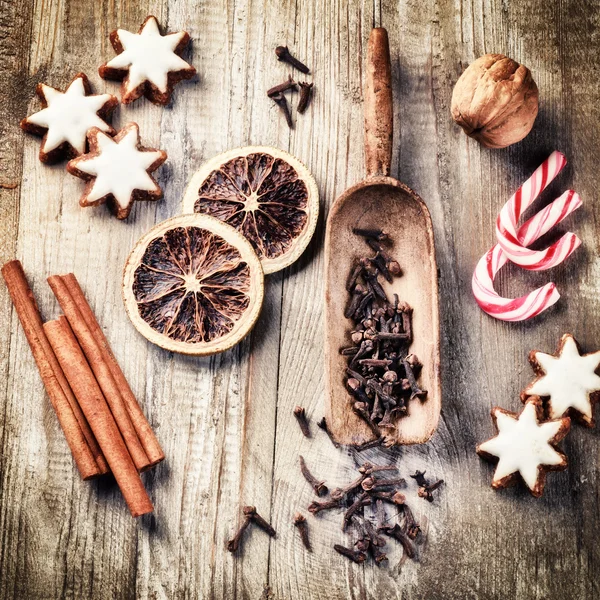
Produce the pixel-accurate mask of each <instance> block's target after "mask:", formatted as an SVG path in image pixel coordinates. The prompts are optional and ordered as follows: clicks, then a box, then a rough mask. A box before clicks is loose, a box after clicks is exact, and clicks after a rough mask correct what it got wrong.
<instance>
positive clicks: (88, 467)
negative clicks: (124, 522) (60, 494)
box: [2, 260, 108, 479]
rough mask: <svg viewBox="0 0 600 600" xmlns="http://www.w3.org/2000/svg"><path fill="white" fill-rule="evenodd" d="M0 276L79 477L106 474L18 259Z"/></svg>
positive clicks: (9, 264)
mask: <svg viewBox="0 0 600 600" xmlns="http://www.w3.org/2000/svg"><path fill="white" fill-rule="evenodd" d="M2 275H3V277H4V280H5V281H6V286H7V288H8V292H9V294H10V297H11V299H12V301H13V304H14V306H15V310H16V312H17V315H18V317H19V320H20V321H21V325H22V326H23V330H24V331H25V336H26V337H27V341H28V342H29V347H30V348H31V352H32V353H33V358H34V359H35V362H36V364H37V367H38V369H39V372H40V376H41V378H42V381H43V383H44V387H45V388H46V392H47V393H48V396H49V398H50V403H51V404H52V407H53V408H54V412H55V413H56V416H57V417H58V422H59V423H60V426H61V428H62V430H63V432H64V434H65V439H66V440H67V444H68V445H69V448H70V449H71V453H72V454H73V459H74V460H75V464H76V465H77V468H78V470H79V473H80V474H81V477H82V478H83V479H91V478H92V477H97V476H98V475H102V474H103V473H107V472H108V464H107V463H106V461H105V459H104V456H103V455H102V451H101V450H100V447H99V446H98V443H97V441H96V438H95V437H94V434H93V433H92V430H91V429H90V427H89V424H88V423H87V421H86V419H85V416H84V415H83V413H82V412H81V408H80V407H79V405H78V404H77V400H76V399H75V396H74V395H73V392H72V391H71V388H70V387H69V384H68V383H67V380H66V378H65V376H64V373H63V372H62V369H61V368H60V365H59V364H58V361H57V360H56V357H55V356H54V352H53V351H52V348H51V346H50V343H49V342H48V339H47V338H46V334H45V333H44V329H43V326H42V317H41V315H40V313H39V310H38V307H37V305H36V302H35V299H34V297H33V292H32V291H31V288H30V287H29V284H28V283H27V278H26V277H25V273H24V271H23V267H22V266H21V263H20V262H19V261H18V260H13V261H10V262H8V263H6V264H5V265H4V266H3V267H2Z"/></svg>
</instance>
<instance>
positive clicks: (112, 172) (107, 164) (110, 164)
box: [77, 127, 163, 208]
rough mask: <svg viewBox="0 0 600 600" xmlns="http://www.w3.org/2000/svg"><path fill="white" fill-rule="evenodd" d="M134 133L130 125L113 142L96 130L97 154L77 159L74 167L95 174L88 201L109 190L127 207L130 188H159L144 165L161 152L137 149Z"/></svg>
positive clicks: (158, 190)
mask: <svg viewBox="0 0 600 600" xmlns="http://www.w3.org/2000/svg"><path fill="white" fill-rule="evenodd" d="M138 135H139V134H138V129H137V127H131V129H130V130H129V131H128V132H127V133H126V134H125V136H124V137H123V139H121V140H120V141H118V142H117V141H115V140H113V139H112V138H111V137H109V136H108V135H106V134H104V133H101V132H98V135H97V141H98V152H99V155H98V156H91V157H90V158H85V157H84V158H83V159H78V160H77V169H79V170H80V171H83V172H84V173H88V174H89V175H93V176H94V177H95V178H96V179H95V180H94V183H93V187H92V189H91V190H90V192H89V194H88V195H87V200H88V201H89V202H94V201H96V200H99V199H100V198H103V197H104V196H106V195H107V194H112V195H113V196H114V197H115V200H116V201H117V203H118V205H119V206H120V207H121V208H127V207H128V206H129V204H131V201H132V198H131V195H132V193H133V190H145V191H152V192H160V188H159V187H158V185H156V183H155V182H154V180H153V179H152V177H150V175H149V174H148V172H147V169H149V168H150V166H151V165H152V163H154V162H155V161H157V160H158V159H159V158H161V157H162V156H163V153H162V152H159V151H155V150H154V151H153V150H138V148H137V144H138ZM86 156H90V155H86Z"/></svg>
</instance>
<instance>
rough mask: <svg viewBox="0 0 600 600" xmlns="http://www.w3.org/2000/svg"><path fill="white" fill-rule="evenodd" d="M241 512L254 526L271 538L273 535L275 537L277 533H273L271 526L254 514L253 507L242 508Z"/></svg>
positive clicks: (254, 508) (254, 509)
mask: <svg viewBox="0 0 600 600" xmlns="http://www.w3.org/2000/svg"><path fill="white" fill-rule="evenodd" d="M242 511H243V513H244V515H245V516H246V518H248V519H250V520H251V521H252V522H253V523H254V524H255V525H257V526H258V527H260V528H261V529H262V530H263V531H265V532H266V533H268V534H269V535H270V536H271V537H275V535H277V532H276V531H275V529H274V528H273V526H272V525H271V524H270V523H269V522H268V521H266V520H265V519H263V517H261V516H260V515H259V514H258V513H257V512H256V507H255V506H244V508H243V509H242Z"/></svg>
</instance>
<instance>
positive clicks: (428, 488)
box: [417, 479, 444, 502]
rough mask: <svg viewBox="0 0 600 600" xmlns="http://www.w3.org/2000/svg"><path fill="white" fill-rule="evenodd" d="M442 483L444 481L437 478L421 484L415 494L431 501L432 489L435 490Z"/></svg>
mask: <svg viewBox="0 0 600 600" xmlns="http://www.w3.org/2000/svg"><path fill="white" fill-rule="evenodd" d="M442 483H444V480H443V479H439V480H438V481H436V482H435V483H431V484H427V485H423V486H421V487H420V488H419V491H418V492H417V494H418V495H419V498H425V500H427V502H433V494H432V493H431V492H433V491H434V490H437V489H438V488H439V487H440V485H442Z"/></svg>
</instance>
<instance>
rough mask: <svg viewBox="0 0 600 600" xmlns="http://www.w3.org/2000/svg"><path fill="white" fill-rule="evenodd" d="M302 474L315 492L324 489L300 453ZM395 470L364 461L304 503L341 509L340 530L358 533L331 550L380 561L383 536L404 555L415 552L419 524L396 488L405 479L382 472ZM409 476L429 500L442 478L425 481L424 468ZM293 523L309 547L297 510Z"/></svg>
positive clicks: (316, 509) (322, 508)
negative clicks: (343, 480)
mask: <svg viewBox="0 0 600 600" xmlns="http://www.w3.org/2000/svg"><path fill="white" fill-rule="evenodd" d="M300 465H301V470H302V474H303V475H304V477H305V479H306V480H307V481H308V482H309V483H310V484H311V486H312V487H313V489H314V491H315V494H317V495H318V496H322V495H324V494H326V493H327V487H326V486H325V483H324V482H323V481H320V480H319V478H317V477H315V476H314V475H313V474H312V473H310V472H309V471H308V469H307V467H306V463H305V461H304V459H303V458H302V457H300ZM390 472H396V473H397V467H396V466H394V465H386V466H376V465H373V464H371V463H369V462H365V463H363V464H362V466H361V467H359V469H358V476H357V477H356V479H354V480H353V481H351V482H350V483H349V484H348V485H346V486H344V487H342V488H335V489H333V490H331V492H330V493H329V497H328V498H327V499H325V500H315V501H313V502H312V503H311V504H310V505H309V506H308V511H309V512H310V513H311V514H313V515H317V514H319V513H321V512H322V511H326V510H332V509H340V510H343V511H344V512H343V519H342V531H347V530H348V529H349V528H352V529H353V530H354V531H355V532H356V533H357V534H358V535H357V539H356V541H355V543H354V544H353V546H352V547H351V548H348V547H346V546H342V545H340V544H335V545H334V547H333V548H334V550H335V551H336V552H338V553H339V554H342V555H343V556H345V557H347V558H349V559H350V560H352V561H354V562H356V563H362V562H364V561H365V560H366V559H367V557H368V556H371V558H372V559H373V560H374V561H375V563H376V564H378V565H379V564H381V563H383V562H385V561H387V560H388V557H387V555H386V553H385V551H384V550H383V549H384V547H385V546H386V537H388V538H393V539H394V540H396V541H397V542H399V543H400V544H401V546H402V547H403V549H404V552H405V554H406V556H407V557H408V558H414V557H415V556H416V551H415V540H416V539H417V537H418V536H419V533H420V531H421V528H420V526H419V524H418V523H417V522H416V521H415V518H414V516H413V513H412V511H411V509H410V507H409V506H408V505H407V504H406V497H405V496H404V494H403V493H402V492H401V491H400V490H399V488H401V487H403V486H405V485H406V481H405V480H404V479H403V478H401V477H397V476H384V474H385V473H390ZM411 478H413V479H416V481H417V484H418V485H419V496H420V497H426V499H427V500H430V501H431V500H433V496H431V492H432V491H433V490H435V489H437V488H438V487H439V486H440V485H441V484H442V483H443V481H442V480H440V481H438V482H436V483H434V484H428V483H427V482H426V481H425V480H424V472H420V471H417V472H416V473H415V475H411ZM422 489H427V490H428V491H429V496H430V497H427V496H424V495H422V493H421V490H422ZM386 505H387V506H391V507H393V509H395V512H397V515H398V517H399V519H398V520H397V521H396V520H395V519H394V518H393V517H389V516H388V514H387V511H386ZM369 506H370V507H372V508H373V509H374V510H373V511H372V512H373V514H374V517H375V524H373V522H372V521H371V520H370V518H369V517H368V516H366V515H365V507H369ZM294 524H295V525H296V527H298V528H299V530H300V533H301V536H302V541H303V543H304V545H305V546H306V547H307V548H310V547H311V546H310V541H309V539H308V526H307V523H306V519H305V518H304V516H302V515H301V514H299V513H298V514H297V515H296V517H295V519H294Z"/></svg>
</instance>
